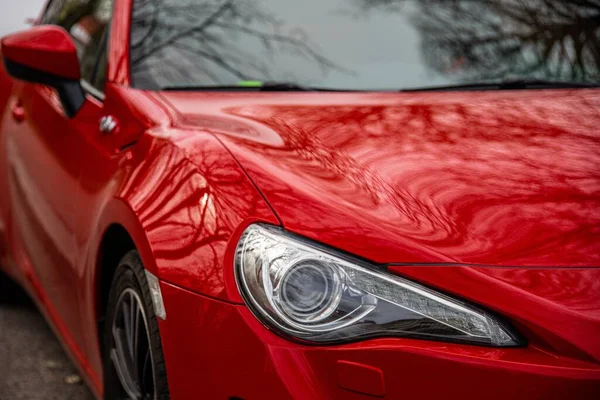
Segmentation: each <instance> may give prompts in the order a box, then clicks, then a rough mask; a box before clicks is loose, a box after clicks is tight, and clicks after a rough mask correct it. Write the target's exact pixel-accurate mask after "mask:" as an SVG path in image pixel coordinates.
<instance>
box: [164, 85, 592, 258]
mask: <svg viewBox="0 0 600 400" xmlns="http://www.w3.org/2000/svg"><path fill="white" fill-rule="evenodd" d="M161 95H162V96H163V98H164V99H165V100H166V101H167V102H168V103H170V104H171V105H172V107H173V108H174V109H175V110H176V111H177V113H176V114H177V116H176V124H179V125H186V126H188V127H189V126H193V127H194V128H195V129H199V130H205V131H210V132H212V133H214V134H216V135H217V136H218V137H219V139H220V140H221V141H222V143H223V144H224V145H225V146H226V147H227V148H228V149H229V150H230V151H231V152H232V153H233V155H234V156H235V157H236V158H237V160H238V161H239V162H240V163H241V165H242V166H243V167H244V168H245V170H246V171H247V172H248V174H249V176H250V177H251V179H252V180H253V181H254V182H255V184H256V185H257V187H258V188H259V190H260V191H261V192H262V193H263V195H264V196H265V198H266V199H267V201H268V202H269V204H270V205H271V206H272V207H273V209H274V211H275V213H276V214H277V216H278V217H279V218H280V220H281V222H282V224H283V225H284V226H285V227H286V228H287V229H288V230H290V231H292V232H295V233H298V234H300V235H304V236H307V237H310V238H313V239H315V240H318V241H320V242H323V243H326V244H329V245H332V246H335V247H336V248H339V249H342V250H344V251H347V252H349V253H352V254H355V255H358V256H361V257H364V258H367V259H370V260H372V261H375V262H379V263H407V264H418V263H440V264H445V263H457V264H474V265H502V266H546V267H548V266H550V267H552V266H561V267H576V266H599V265H600V131H599V127H600V91H598V90H581V89H580V90H535V91H488V92H437V93H436V92H428V93H425V92H423V93H241V94H240V93H235V94H232V93H183V92H177V93H176V92H168V93H162V94H161Z"/></svg>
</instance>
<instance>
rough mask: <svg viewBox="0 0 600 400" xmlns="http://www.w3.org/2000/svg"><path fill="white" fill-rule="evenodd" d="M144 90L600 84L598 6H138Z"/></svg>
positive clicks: (347, 2) (287, 0)
mask: <svg viewBox="0 0 600 400" xmlns="http://www.w3.org/2000/svg"><path fill="white" fill-rule="evenodd" d="M131 41H132V44H131V68H132V79H133V82H134V85H135V86H136V87H140V88H146V89H159V88H161V87H189V86H213V85H227V86H237V85H243V83H244V81H262V82H264V81H284V82H295V83H298V84H301V85H306V86H315V87H323V88H332V89H357V90H394V89H409V88H420V87H431V86H443V85H456V84H462V83H469V82H475V81H477V82H482V81H483V82H488V81H501V80H507V79H508V80H515V79H543V80H556V81H566V82H577V83H583V82H588V83H598V81H599V80H600V76H599V75H600V0H585V1H584V0H581V1H569V2H565V1H562V0H506V1H505V0H502V1H500V0H488V1H483V0H482V1H471V0H454V1H444V0H422V1H416V0H303V1H292V0H252V1H250V0H135V1H134V12H133V19H132V38H131Z"/></svg>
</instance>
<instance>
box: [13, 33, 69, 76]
mask: <svg viewBox="0 0 600 400" xmlns="http://www.w3.org/2000/svg"><path fill="white" fill-rule="evenodd" d="M2 54H3V55H4V56H5V57H7V58H9V59H10V60H11V61H14V62H16V63H19V64H22V65H24V66H27V67H30V68H36V69H39V70H41V71H43V72H46V73H49V74H52V75H56V76H60V77H62V78H66V79H71V80H78V79H79V77H80V71H79V63H78V61H77V49H76V48H75V45H74V44H73V41H72V40H71V38H70V37H69V34H68V33H67V32H66V31H65V30H64V29H62V28H59V27H56V26H37V27H34V28H31V29H28V30H26V31H22V32H18V33H15V34H13V35H10V36H8V37H5V38H4V39H2Z"/></svg>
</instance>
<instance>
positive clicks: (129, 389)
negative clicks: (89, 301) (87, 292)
mask: <svg viewBox="0 0 600 400" xmlns="http://www.w3.org/2000/svg"><path fill="white" fill-rule="evenodd" d="M111 332H112V340H111V349H110V360H111V364H112V367H113V368H114V371H115V372H116V375H117V376H118V378H119V382H120V386H121V387H120V390H119V392H120V394H121V396H122V397H121V398H127V399H135V400H138V399H139V400H153V399H155V398H156V386H155V379H154V377H155V372H154V360H153V359H152V351H151V349H150V334H149V330H148V320H147V318H146V313H145V311H144V306H143V304H142V300H141V298H140V296H139V295H138V294H137V293H136V292H135V290H133V289H132V288H127V289H125V290H124V291H123V292H122V293H121V295H120V296H119V299H118V300H117V305H116V309H115V316H114V319H113V322H112V327H111Z"/></svg>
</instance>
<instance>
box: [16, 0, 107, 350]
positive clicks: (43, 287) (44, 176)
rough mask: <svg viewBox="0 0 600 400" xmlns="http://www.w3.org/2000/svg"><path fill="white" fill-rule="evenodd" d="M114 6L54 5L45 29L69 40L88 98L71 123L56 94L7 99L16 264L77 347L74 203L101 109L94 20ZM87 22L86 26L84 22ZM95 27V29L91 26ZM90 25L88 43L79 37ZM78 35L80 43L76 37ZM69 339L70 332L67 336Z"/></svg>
mask: <svg viewBox="0 0 600 400" xmlns="http://www.w3.org/2000/svg"><path fill="white" fill-rule="evenodd" d="M107 1H109V2H110V3H112V0H100V1H97V0H90V1H88V2H86V1H81V0H52V1H51V2H50V3H49V5H48V7H47V8H46V11H45V13H44V15H43V17H42V23H43V24H56V25H60V26H62V27H63V28H65V29H66V30H67V31H69V32H71V33H72V36H73V35H75V36H74V37H73V39H74V41H75V43H76V45H77V47H78V56H79V60H80V64H81V69H82V71H81V72H82V75H81V76H82V86H83V87H84V89H85V91H86V92H87V93H86V102H85V104H84V107H83V108H82V109H81V110H80V111H79V113H78V114H77V115H75V116H74V117H73V118H68V117H67V116H66V115H65V113H64V111H63V108H62V105H61V103H60V100H59V98H58V95H57V93H56V92H55V90H54V89H52V88H50V87H47V86H43V85H38V84H28V83H27V84H23V83H19V84H17V85H15V90H14V91H13V96H12V98H11V101H12V105H11V107H12V108H11V109H12V112H11V115H12V118H13V124H12V129H9V130H8V131H7V132H6V146H7V154H8V156H7V158H8V169H9V172H8V174H9V184H8V187H9V190H10V197H11V204H12V216H13V221H12V222H13V223H12V225H13V227H14V234H13V242H14V243H15V247H16V249H15V253H16V255H15V257H16V258H17V262H18V264H20V265H21V266H25V267H27V266H30V267H31V271H32V273H33V274H34V275H35V278H34V279H32V282H33V283H34V287H35V286H36V283H39V284H40V285H39V286H40V287H37V289H38V294H39V295H40V296H41V297H42V301H43V302H44V303H45V304H46V305H47V307H48V310H49V311H50V315H51V316H52V317H53V318H54V319H55V323H56V324H57V326H58V328H59V329H60V330H62V331H63V333H65V334H67V335H70V336H71V338H72V339H73V340H74V341H75V343H76V344H77V345H78V346H79V347H80V346H81V345H82V340H83V338H82V334H81V331H80V325H81V324H80V309H79V308H80V302H79V301H78V287H80V279H81V277H80V275H79V274H78V272H77V269H76V265H77V259H78V250H77V240H76V237H75V224H76V209H75V206H76V204H77V202H76V198H77V193H78V185H79V175H80V172H81V167H82V159H81V156H80V154H81V151H80V149H81V146H82V144H83V141H84V140H85V139H84V138H85V137H86V136H89V135H90V132H94V133H95V132H97V131H98V124H99V120H100V118H101V115H102V110H103V94H102V90H103V84H104V79H102V76H101V74H105V68H102V66H101V65H100V64H101V63H99V62H98V61H99V60H100V61H102V60H105V58H106V57H104V54H105V48H106V42H107V39H106V36H107V35H108V31H109V29H108V22H107V21H105V22H104V23H103V24H102V23H98V21H91V22H90V19H89V17H90V16H93V15H94V13H95V12H96V11H95V8H94V7H95V4H98V3H103V4H106V2H107ZM84 21H87V25H86V24H84V23H83V22H84ZM94 23H95V25H94ZM86 26H88V27H89V26H95V31H94V32H93V34H90V35H89V37H90V38H89V39H90V40H89V41H87V43H86V42H84V41H82V40H81V38H82V37H83V36H84V35H82V34H81V32H79V33H77V30H78V29H79V30H81V29H85V28H86ZM77 35H79V39H78V37H77ZM67 332H68V333H67Z"/></svg>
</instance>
